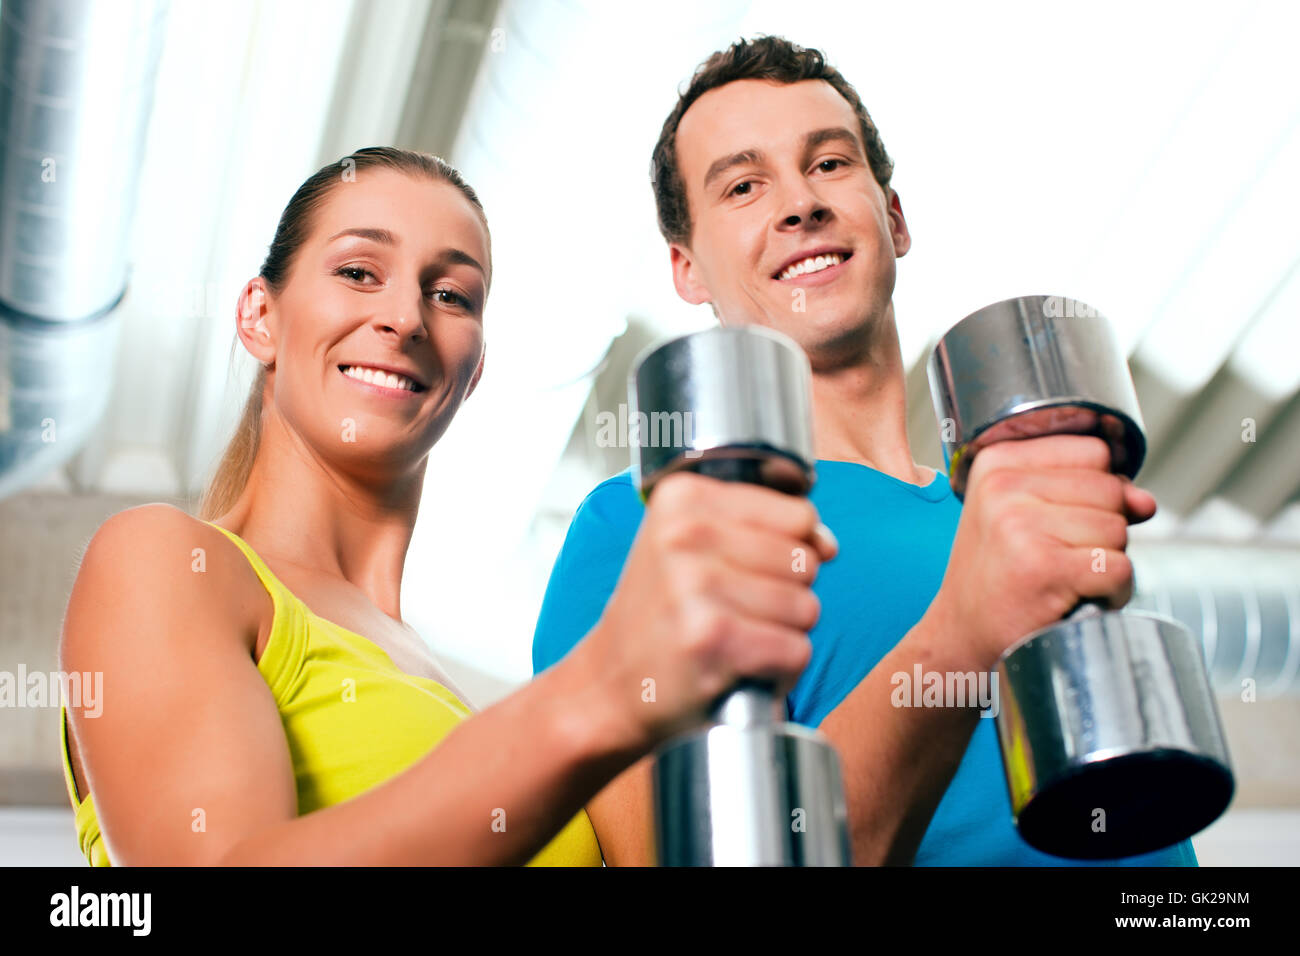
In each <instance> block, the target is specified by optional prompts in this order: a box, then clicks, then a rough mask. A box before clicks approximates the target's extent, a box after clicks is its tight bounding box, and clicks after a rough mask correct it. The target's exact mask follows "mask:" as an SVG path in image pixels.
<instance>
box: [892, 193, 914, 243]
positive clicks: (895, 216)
mask: <svg viewBox="0 0 1300 956" xmlns="http://www.w3.org/2000/svg"><path fill="white" fill-rule="evenodd" d="M889 231H890V233H891V234H892V235H893V237H894V255H895V256H896V257H898V258H902V257H903V256H905V255H907V250H908V249H911V248H912V234H911V233H910V232H908V231H907V220H906V219H904V218H903V204H902V202H900V201H899V198H898V193H897V192H896V191H895V190H894V187H893V186H890V187H889Z"/></svg>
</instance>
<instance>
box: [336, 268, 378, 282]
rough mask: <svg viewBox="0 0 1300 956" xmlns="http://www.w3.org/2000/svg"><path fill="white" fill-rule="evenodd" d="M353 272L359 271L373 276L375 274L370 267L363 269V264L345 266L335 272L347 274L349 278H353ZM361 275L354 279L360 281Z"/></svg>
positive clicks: (364, 274)
mask: <svg viewBox="0 0 1300 956" xmlns="http://www.w3.org/2000/svg"><path fill="white" fill-rule="evenodd" d="M353 272H359V273H361V276H372V277H373V276H374V273H373V272H371V271H370V270H369V269H363V268H361V266H344V267H343V268H342V269H339V270H338V271H337V272H336V273H335V275H346V276H347V277H348V278H349V279H353V277H352V275H351V273H353ZM361 276H358V277H357V278H355V279H353V281H354V282H360V281H361Z"/></svg>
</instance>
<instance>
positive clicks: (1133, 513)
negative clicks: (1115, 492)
mask: <svg viewBox="0 0 1300 956" xmlns="http://www.w3.org/2000/svg"><path fill="white" fill-rule="evenodd" d="M1155 513H1156V499H1155V496H1154V495H1152V494H1151V492H1149V491H1147V490H1146V489H1145V488H1139V487H1138V486H1137V485H1135V484H1133V483H1132V482H1131V481H1129V480H1128V479H1127V478H1125V479H1124V514H1125V516H1126V517H1127V518H1128V521H1129V524H1141V523H1142V522H1143V521H1147V520H1149V519H1150V518H1151V517H1152V516H1154V515H1155Z"/></svg>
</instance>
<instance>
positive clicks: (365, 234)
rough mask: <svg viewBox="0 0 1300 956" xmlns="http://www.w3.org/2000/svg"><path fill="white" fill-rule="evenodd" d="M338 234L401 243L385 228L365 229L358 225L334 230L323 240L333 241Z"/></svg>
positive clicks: (384, 242) (387, 244)
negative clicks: (338, 230)
mask: <svg viewBox="0 0 1300 956" xmlns="http://www.w3.org/2000/svg"><path fill="white" fill-rule="evenodd" d="M340 236H360V237H361V238H362V239H373V240H374V241H375V242H382V243H383V244H384V245H386V246H400V245H401V241H400V240H399V239H398V238H397V237H396V236H395V235H393V234H392V233H391V232H389V231H388V230H387V229H366V228H360V227H356V228H352V229H344V230H343V231H342V232H336V233H334V235H332V236H330V237H329V239H327V240H325V241H326V242H333V241H334V240H335V239H337V238H339V237H340Z"/></svg>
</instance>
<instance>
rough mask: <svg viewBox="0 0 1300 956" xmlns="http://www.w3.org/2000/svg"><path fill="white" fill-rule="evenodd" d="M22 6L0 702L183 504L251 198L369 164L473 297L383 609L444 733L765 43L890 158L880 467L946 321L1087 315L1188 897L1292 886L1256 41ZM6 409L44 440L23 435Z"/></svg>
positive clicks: (1272, 294)
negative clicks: (810, 72)
mask: <svg viewBox="0 0 1300 956" xmlns="http://www.w3.org/2000/svg"><path fill="white" fill-rule="evenodd" d="M41 6H42V7H44V8H45V10H46V11H47V12H49V11H53V15H49V16H44V17H36V16H34V15H33V14H32V9H33V6H32V4H31V3H23V2H14V0H0V75H2V78H3V83H0V315H2V316H3V322H0V671H8V672H10V673H17V672H18V670H19V668H20V666H21V667H23V668H25V670H26V671H27V672H28V673H31V672H34V671H45V672H49V671H53V670H55V669H56V668H57V660H56V648H57V643H58V638H59V632H60V628H61V623H62V615H63V611H64V607H65V605H66V601H67V597H68V593H69V590H70V588H71V585H72V582H73V579H74V578H75V575H76V570H77V561H78V559H79V556H80V553H81V549H82V548H83V547H84V546H85V544H86V542H87V541H88V540H89V539H90V536H91V535H92V534H93V533H94V531H95V529H96V528H97V527H98V526H99V524H100V523H101V522H102V521H103V520H104V519H105V518H107V517H108V516H109V515H111V514H113V513H115V512H117V511H120V510H122V509H124V508H127V507H131V506H134V505H136V504H140V503H144V502H149V501H168V502H171V503H173V504H176V505H177V506H179V507H182V508H186V509H187V510H191V511H193V510H194V509H195V506H196V504H197V496H198V494H199V492H200V490H201V488H202V486H203V482H204V480H205V478H206V477H207V475H208V472H209V469H210V468H211V467H212V465H213V464H214V461H215V456H216V455H217V454H218V453H219V451H220V450H221V448H222V447H223V446H224V442H225V440H226V438H227V436H228V435H229V433H230V431H231V430H232V429H233V426H234V424H235V419H236V416H237V413H238V411H239V410H240V405H241V402H242V400H243V398H244V396H245V395H246V394H247V390H248V385H249V383H250V381H251V376H252V373H253V369H254V363H253V360H252V359H251V357H249V356H247V355H246V354H244V353H243V351H242V350H240V351H239V353H238V355H237V357H236V360H235V362H234V364H233V365H232V364H231V363H230V361H229V357H230V347H231V342H232V339H233V334H234V323H233V318H234V307H235V301H236V296H237V294H238V291H239V289H240V287H241V286H242V284H243V283H244V282H245V281H246V280H247V279H248V278H250V277H252V276H254V275H255V274H256V272H257V269H258V267H259V265H260V263H261V259H262V257H263V256H264V254H265V251H266V247H267V244H268V243H269V241H270V238H271V236H272V234H273V232H274V228H275V224H276V220H277V217H278V215H279V212H280V210H281V208H282V207H283V204H284V202H285V201H286V200H287V198H288V197H289V196H290V195H291V194H292V191H293V190H294V188H296V186H297V185H298V183H299V182H301V180H302V179H303V178H304V177H305V176H306V175H307V174H309V173H310V172H312V171H314V170H315V169H316V168H318V167H319V166H321V165H323V164H325V163H327V162H331V161H334V160H337V159H338V158H340V157H341V156H343V155H345V154H347V153H348V152H349V151H351V150H352V149H355V148H357V147H360V146H367V145H381V144H396V145H401V146H407V147H413V148H417V149H424V150H428V151H430V152H434V153H437V154H439V155H442V156H445V157H446V158H448V159H449V160H450V161H451V162H453V163H454V164H455V165H456V166H458V167H459V168H460V169H462V170H463V172H464V173H465V175H466V178H467V179H468V180H469V182H470V183H472V184H473V185H474V186H475V188H476V189H477V190H478V192H479V194H480V196H481V197H482V198H483V201H484V204H485V206H486V209H487V214H488V217H489V220H490V222H491V225H492V230H493V241H494V258H495V264H496V278H495V282H494V289H493V292H492V298H491V301H490V302H489V305H488V313H487V330H488V341H489V343H490V346H489V360H488V365H487V375H486V377H485V378H484V380H483V383H482V385H481V387H480V388H479V391H478V392H477V393H476V395H475V397H474V400H473V401H472V402H470V403H469V404H468V405H467V406H466V407H465V408H464V410H463V411H462V412H461V413H460V415H459V417H458V419H457V421H456V422H455V423H454V425H453V426H452V427H451V429H450V431H449V433H448V434H447V436H446V437H445V438H444V440H443V441H442V442H441V443H440V444H439V445H438V446H437V447H436V448H435V449H434V451H433V453H432V459H431V463H430V468H429V472H428V486H427V490H426V492H425V496H424V501H423V504H422V506H421V518H420V522H419V524H418V526H417V529H416V535H415V539H414V541H413V543H412V549H411V552H410V555H409V558H408V563H407V572H406V584H407V591H406V593H404V594H403V597H402V606H403V610H404V615H405V617H406V618H407V620H408V621H409V622H410V623H411V624H412V625H413V626H414V627H416V628H417V629H418V630H419V631H420V633H421V634H423V635H424V636H425V637H426V638H427V639H428V641H429V642H430V644H431V646H432V647H433V649H434V651H435V653H437V654H438V655H439V656H440V658H441V659H442V660H443V661H444V662H445V663H446V665H447V666H448V668H449V669H450V670H451V671H452V673H453V676H454V677H456V678H457V679H458V680H459V682H460V683H461V686H463V687H465V688H466V689H467V691H468V692H469V694H470V695H471V696H472V697H473V699H474V702H475V703H476V704H477V705H479V706H483V705H486V704H488V703H491V702H492V701H493V700H495V699H497V698H498V697H500V696H501V695H502V694H504V693H507V692H508V691H509V690H510V689H511V688H512V687H514V686H516V685H518V684H519V683H521V682H523V681H525V680H527V679H528V677H529V676H530V672H531V667H530V656H529V648H530V643H531V637H532V631H533V624H534V621H535V617H536V613H537V609H538V606H539V604H540V600H541V594H542V589H543V587H544V585H545V582H546V578H547V575H548V574H549V571H550V567H551V563H552V561H553V559H554V556H555V554H556V552H557V550H558V548H559V545H560V542H561V540H562V538H563V535H564V532H565V529H566V528H567V525H568V521H569V518H570V517H571V516H572V514H573V511H574V509H575V508H576V506H577V504H578V503H579V502H580V501H581V499H582V497H583V496H584V495H585V494H586V492H587V491H589V490H590V489H591V488H592V487H593V486H594V485H595V484H596V483H597V482H598V481H600V480H601V479H602V478H604V477H606V476H608V475H610V474H613V473H615V472H617V471H620V470H622V469H623V468H624V467H626V466H627V463H628V458H627V455H628V452H627V449H626V448H617V447H614V448H607V447H601V446H600V445H599V444H598V442H597V415H598V414H600V413H601V412H609V413H613V414H617V410H618V407H619V404H620V403H621V402H624V401H626V392H625V389H626V384H625V383H626V375H627V371H628V365H629V362H630V360H631V358H632V356H633V355H634V354H635V353H636V352H637V351H638V350H639V349H640V348H641V347H642V346H644V345H645V344H646V343H648V342H650V341H653V340H655V339H658V338H661V337H664V336H667V335H669V334H674V333H678V332H684V331H690V330H693V329H697V328H703V327H706V326H708V325H710V324H712V317H711V315H710V313H709V312H708V310H707V308H705V307H696V308H692V307H689V306H687V305H685V304H684V303H682V302H680V301H679V300H678V299H677V298H676V296H675V294H674V292H673V289H672V285H671V282H670V281H669V274H668V268H667V255H666V252H665V249H664V247H663V244H662V241H661V239H660V237H659V235H658V232H657V230H656V227H655V216H654V207H653V202H652V198H651V193H650V188H649V182H648V165H649V162H648V160H649V155H650V150H651V146H652V145H653V142H654V139H655V137H656V135H657V133H658V130H659V126H660V124H661V122H662V120H663V117H664V116H665V115H666V113H667V111H668V110H669V109H670V107H671V106H672V103H673V99H674V95H675V90H676V89H677V87H678V84H679V83H681V82H682V81H683V80H684V79H685V78H686V77H687V76H688V75H689V72H690V70H691V69H692V68H693V67H694V65H695V64H696V63H697V62H698V61H699V60H700V59H702V58H703V56H704V55H706V54H707V53H708V52H709V51H711V50H713V49H716V48H719V47H721V46H725V45H726V44H728V43H729V42H731V41H732V40H733V39H735V38H736V37H737V36H740V35H746V36H748V35H752V34H755V33H760V32H762V33H779V34H783V35H785V36H788V37H789V38H791V39H793V40H795V41H796V42H799V43H802V44H804V45H807V46H816V47H820V48H822V49H823V50H825V51H826V52H827V54H828V55H829V57H830V59H831V61H832V62H833V63H835V64H836V65H837V66H839V67H840V69H841V70H842V71H843V73H844V74H845V75H846V76H847V77H848V79H849V80H850V81H851V82H852V83H854V84H855V85H856V87H857V88H858V90H859V92H860V93H861V95H862V97H863V100H864V101H865V103H866V105H867V108H868V109H869V110H870V111H871V114H872V116H873V118H874V119H875V121H876V123H877V125H878V126H879V128H880V130H881V132H882V135H883V138H884V141H885V145H886V147H887V148H888V150H889V151H890V153H891V155H892V156H893V158H894V160H895V163H896V173H895V177H894V181H893V184H894V186H895V188H896V189H897V190H898V193H899V196H900V198H901V201H902V204H903V209H904V212H905V214H906V216H907V219H908V222H909V225H910V229H911V232H912V237H913V247H912V250H911V251H910V252H909V254H908V255H907V256H906V257H905V258H904V259H903V260H901V261H900V263H899V276H898V285H897V291H896V293H895V297H894V302H895V306H896V313H897V317H898V323H899V329H900V333H901V338H902V347H903V353H904V358H905V360H906V363H907V366H908V368H909V370H910V371H909V374H908V393H909V409H910V412H909V416H910V417H909V427H910V429H911V434H912V441H913V447H914V449H915V452H916V454H917V456H918V459H919V460H920V461H922V462H923V463H925V464H930V465H937V466H942V460H941V456H940V450H939V444H938V440H937V435H936V429H935V422H934V417H933V411H932V406H931V402H930V396H929V393H928V386H927V384H926V380H925V370H924V359H925V357H926V356H927V355H928V353H929V350H930V347H931V346H932V345H933V343H934V341H935V340H936V338H937V336H938V335H939V334H940V333H941V332H942V331H943V330H945V329H946V328H948V327H949V326H950V325H952V324H953V323H954V322H956V321H957V320H958V319H960V318H961V317H962V316H964V315H966V314H967V313H969V312H971V311H973V310H974V309H976V308H979V307H981V306H983V305H985V304H987V303H990V302H993V301H996V300H999V299H1003V298H1007V297H1010V296H1016V295H1022V294H1029V293H1052V294H1061V295H1067V296H1072V297H1075V298H1078V299H1081V300H1083V301H1085V302H1087V303H1089V304H1090V305H1092V306H1094V307H1096V308H1098V309H1099V310H1101V311H1102V312H1103V313H1104V314H1106V315H1107V316H1108V317H1109V318H1110V319H1111V320H1112V321H1113V322H1114V323H1115V324H1116V326H1117V328H1118V330H1119V334H1120V336H1121V338H1122V340H1123V341H1124V343H1125V345H1126V347H1127V349H1128V352H1129V356H1130V365H1131V368H1132V370H1133V373H1134V378H1135V381H1136V384H1137V389H1138V396H1139V400H1140V403H1141V407H1142V410H1143V414H1144V417H1145V419H1146V426H1147V433H1148V438H1149V440H1150V443H1151V447H1150V452H1149V456H1148V458H1147V463H1146V465H1145V467H1144V469H1143V472H1142V474H1141V475H1140V476H1139V482H1140V483H1141V484H1143V485H1145V486H1146V487H1148V488H1150V489H1151V490H1152V491H1153V492H1154V493H1155V494H1156V497H1157V499H1158V501H1159V503H1160V508H1161V511H1160V514H1159V516H1158V517H1157V519H1156V520H1154V521H1152V522H1150V523H1149V524H1147V525H1144V526H1141V527H1139V528H1136V529H1134V532H1133V544H1132V546H1131V553H1132V555H1133V557H1134V561H1135V565H1136V568H1137V580H1138V586H1139V595H1138V597H1137V598H1136V601H1137V603H1139V604H1142V605H1143V606H1147V607H1151V608H1160V609H1163V610H1165V611H1167V612H1169V613H1172V614H1174V615H1175V616H1177V617H1179V618H1181V619H1182V620H1184V621H1185V622H1187V623H1188V625H1189V626H1191V627H1192V628H1194V629H1195V630H1196V631H1197V633H1199V634H1200V635H1201V636H1202V640H1203V642H1204V647H1205V650H1206V654H1207V660H1208V662H1209V665H1210V670H1211V676H1212V679H1213V681H1214V683H1215V687H1216V690H1217V691H1218V692H1219V695H1220V706H1221V713H1222V717H1223V720H1224V723H1225V727H1226V730H1227V733H1228V736H1229V745H1230V749H1231V753H1232V757H1233V760H1234V765H1235V770H1236V772H1237V778H1238V790H1237V794H1236V797H1235V800H1234V802H1233V805H1232V807H1231V808H1230V810H1229V812H1228V813H1227V814H1226V815H1225V816H1224V817H1223V818H1221V819H1220V820H1219V821H1218V822H1217V823H1215V824H1214V825H1213V826H1212V827H1210V828H1209V829H1208V830H1207V831H1205V832H1203V833H1202V834H1200V835H1198V836H1197V837H1196V838H1195V839H1194V840H1193V843H1194V844H1195V846H1196V849H1197V852H1198V854H1199V856H1200V860H1201V862H1202V864H1203V865H1216V864H1238V863H1242V864H1296V863H1300V467H1298V466H1300V361H1297V355H1300V233H1298V232H1297V231H1296V228H1295V223H1296V222H1297V221H1300V176H1297V175H1296V173H1297V171H1298V170H1300V82H1297V80H1298V79H1300V77H1298V76H1297V71H1296V66H1295V60H1294V47H1293V44H1294V37H1295V35H1296V32H1297V27H1300V18H1297V14H1296V12H1295V11H1294V9H1293V8H1291V7H1289V6H1287V5H1285V4H1283V3H1280V2H1279V3H1267V2H1262V3H1247V4H1240V5H1236V6H1228V7H1225V6H1224V5H1222V4H1210V3H1187V2H1178V3H1175V2H1151V3H1139V4H1130V3H1119V2H1109V0H1108V2H1099V3H1093V4H1090V5H1088V6H1087V7H1086V8H1079V9H1065V8H1064V7H1062V8H1061V9H1054V7H1055V5H1041V4H1036V3H982V4H979V5H977V6H976V5H965V4H957V3H945V4H937V3H925V4H896V3H874V2H872V3H861V2H845V3H836V2H829V0H823V2H821V3H818V4H790V3H788V2H784V0H754V2H744V0H709V2H698V0H696V2H691V0H670V2H665V0H656V2H653V3H650V2H646V3H637V4H610V3H603V2H599V0H566V2H558V0H549V2H548V0H516V2H512V0H502V2H495V0H488V2H471V0H232V2H228V3H223V4H206V3H200V2H197V0H176V2H173V3H170V4H165V3H158V2H144V0H117V2H107V0H103V2H93V0H92V2H84V0H83V2H69V0H45V2H44V3H43V4H41ZM1049 6H1051V7H1053V9H1044V7H1049ZM55 149H57V150H59V151H60V153H59V155H60V156H61V157H62V163H63V168H64V169H68V170H72V169H80V170H82V171H83V172H82V173H81V174H80V175H81V177H82V178H81V179H80V180H79V182H80V184H81V187H80V189H79V191H78V194H77V195H76V196H74V197H72V198H73V200H74V201H73V202H71V203H68V204H64V205H60V204H58V203H54V204H50V200H49V198H48V197H49V196H50V195H53V192H49V193H39V192H33V191H32V190H31V189H30V188H29V187H25V186H23V185H21V183H23V182H27V181H28V180H27V179H25V178H24V177H26V176H27V174H28V172H29V171H30V170H31V168H32V164H33V163H36V162H39V158H40V157H45V156H48V155H49V154H50V152H51V151H52V150H55ZM60 195H61V196H62V197H63V198H62V199H60V200H59V202H64V200H66V199H67V196H66V193H63V194H60ZM38 235H39V236H40V237H41V241H40V242H36V241H33V239H34V237H36V236H38ZM51 277H54V278H51ZM20 313H27V314H31V315H40V316H42V317H43V318H44V319H45V320H46V321H45V322H43V323H32V322H30V321H23V319H22V316H21V314H20ZM86 316H97V318H95V319H93V320H92V321H85V317H86ZM75 320H82V321H75ZM37 409H39V410H40V417H41V418H45V417H49V418H50V419H52V420H53V422H54V425H55V428H56V432H55V435H56V438H55V440H52V441H45V442H42V443H39V444H33V443H32V442H30V441H25V440H23V439H22V435H21V432H22V429H23V428H24V427H26V428H28V429H30V428H31V427H34V426H32V423H31V422H28V421H26V420H25V416H31V415H32V414H33V413H34V410H37ZM434 529H436V531H437V533H436V534H434V533H433V532H434ZM430 582H436V584H431V583H430ZM1247 681H1250V682H1253V684H1251V685H1250V686H1251V687H1252V688H1253V694H1252V693H1246V692H1244V691H1243V687H1244V686H1246V685H1245V683H1244V682H1247ZM1252 697H1253V699H1243V698H1252ZM57 718H58V707H57V705H56V706H54V707H52V708H51V707H45V708H28V707H15V708H3V709H0V863H4V864H58V865H64V864H67V865H84V859H83V858H82V857H81V856H80V854H79V852H78V850H77V846H76V841H75V836H74V833H73V826H72V815H71V811H70V809H69V807H68V800H67V793H66V791H65V788H64V782H63V778H62V772H61V767H60V762H59V746H58V726H57Z"/></svg>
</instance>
